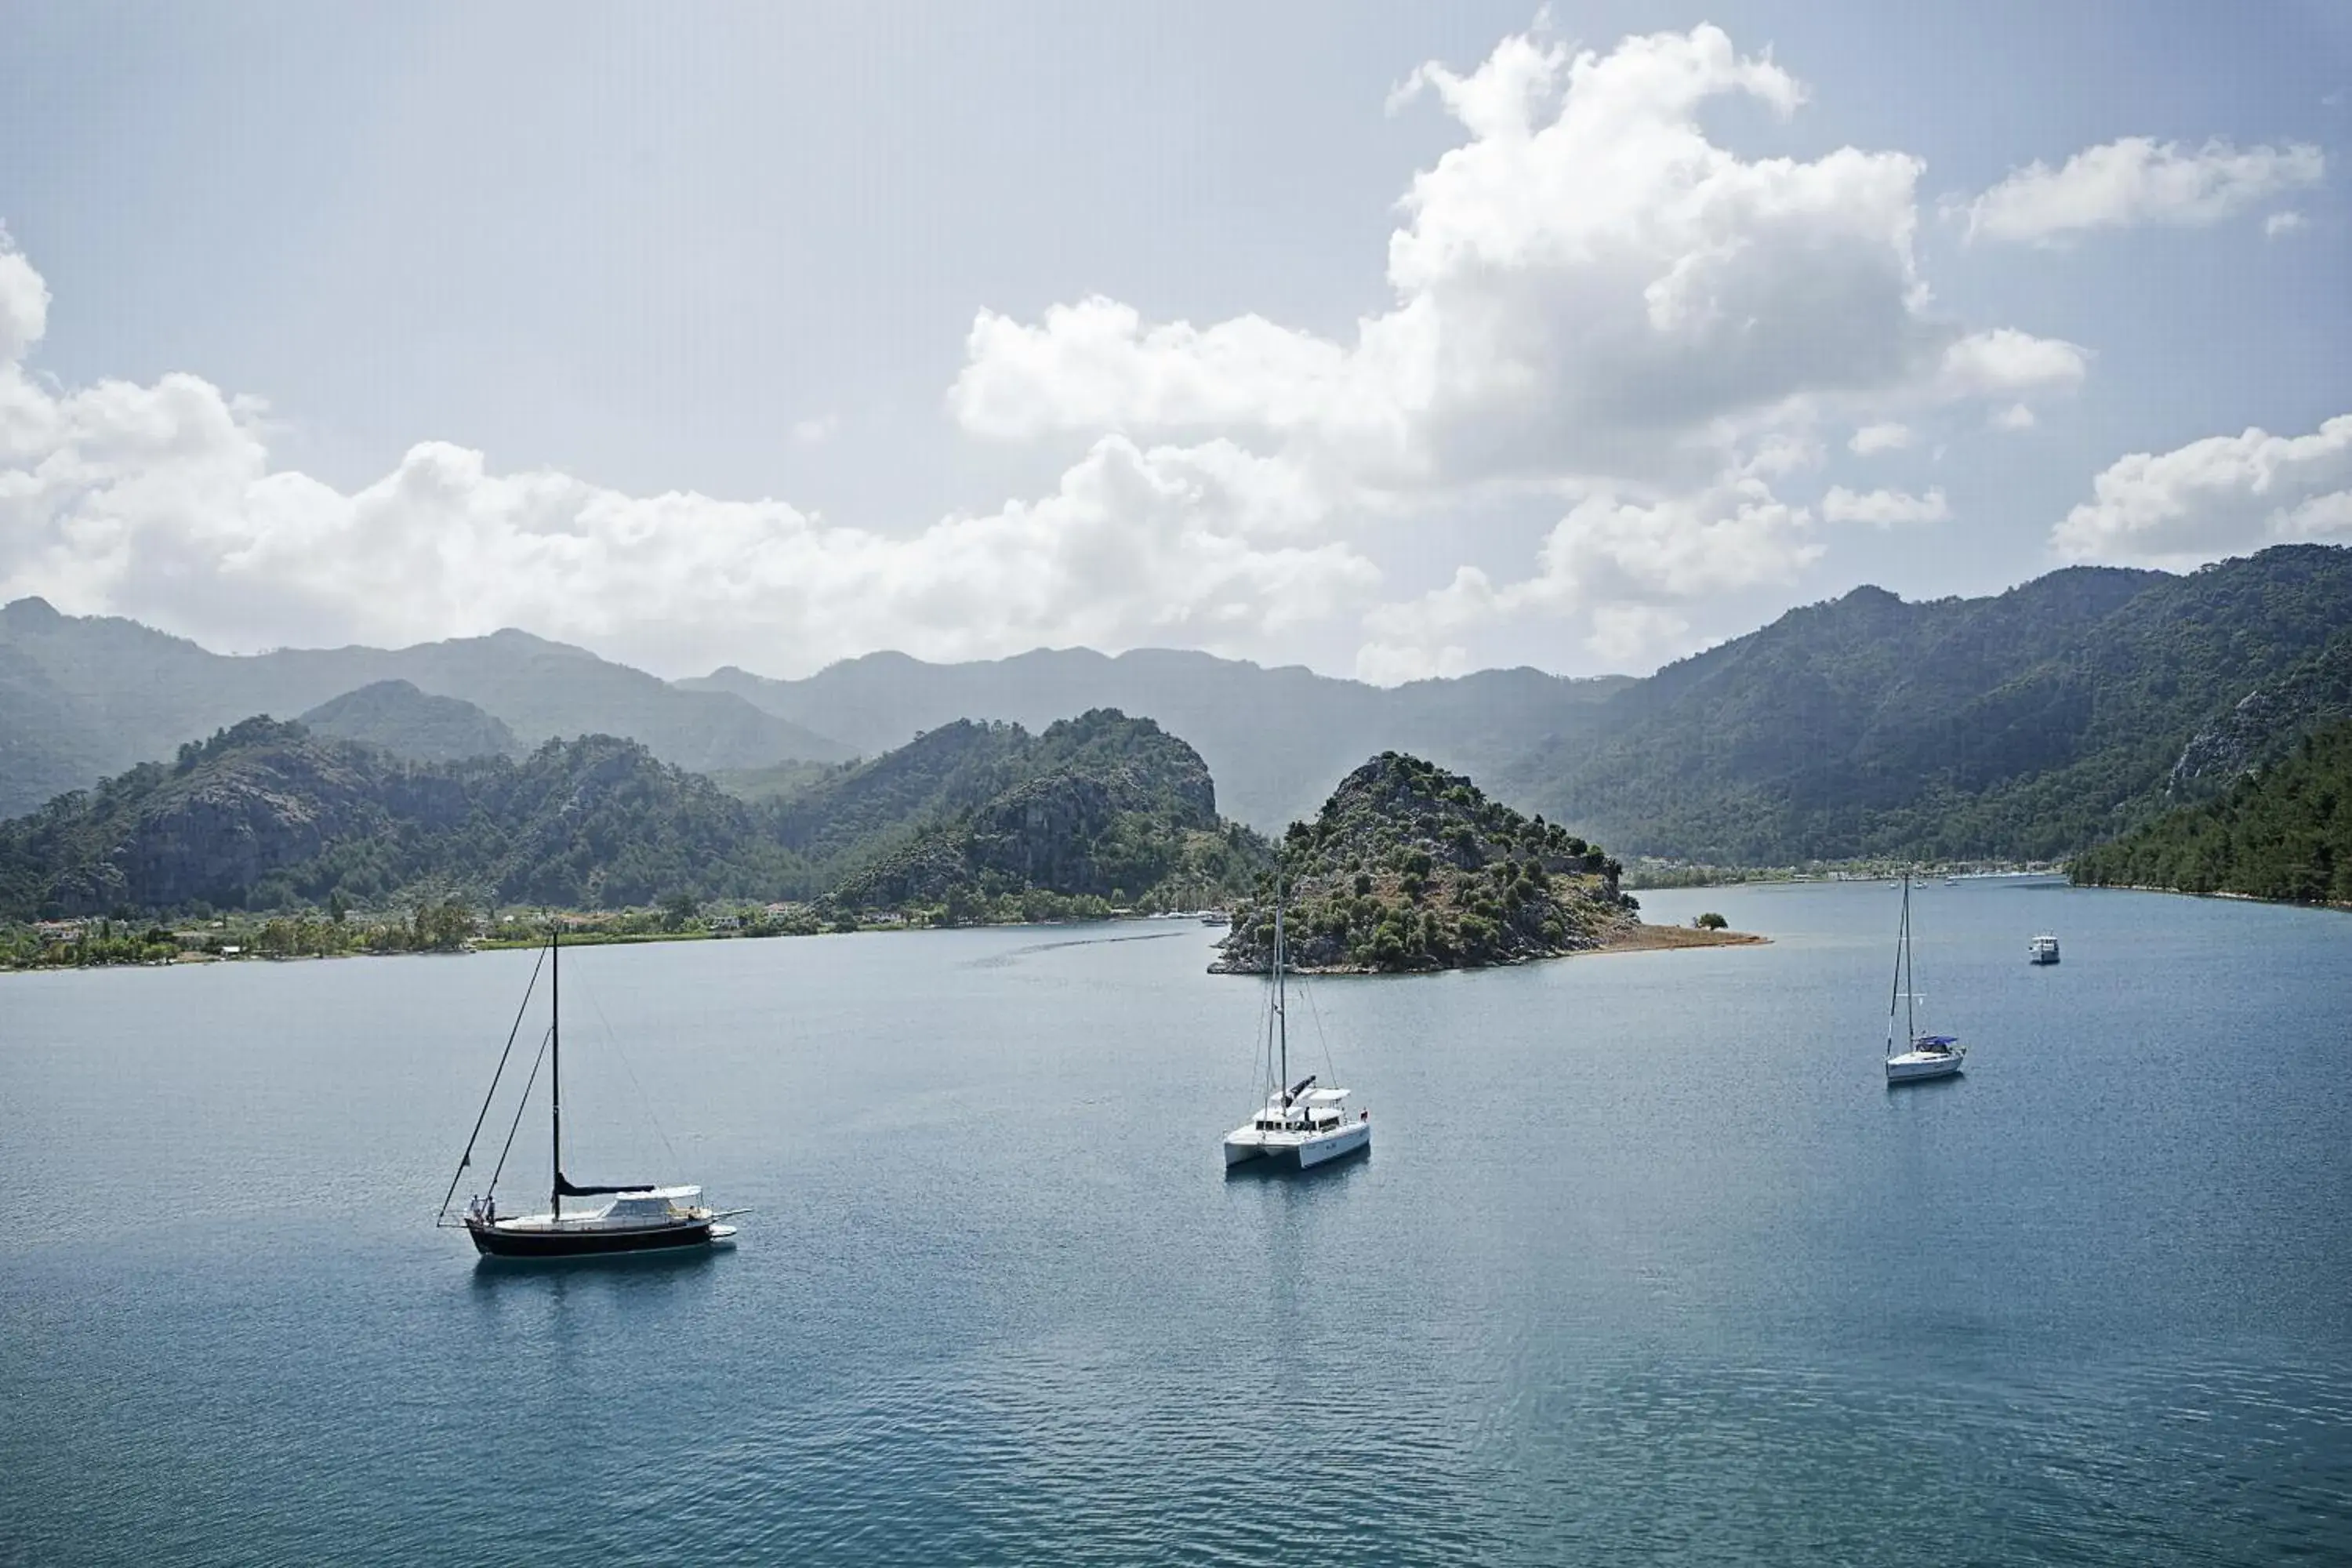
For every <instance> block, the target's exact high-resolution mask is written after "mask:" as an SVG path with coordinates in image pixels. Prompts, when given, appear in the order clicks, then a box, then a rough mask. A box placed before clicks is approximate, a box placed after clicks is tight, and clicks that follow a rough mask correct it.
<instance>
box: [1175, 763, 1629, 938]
mask: <svg viewBox="0 0 2352 1568" xmlns="http://www.w3.org/2000/svg"><path fill="white" fill-rule="evenodd" d="M1280 858H1281V873H1282V877H1283V880H1284V883H1285V884H1286V889H1287V900H1288V908H1287V910H1286V913H1285V916H1284V920H1285V925H1286V931H1285V937H1286V942H1287V946H1288V952H1289V957H1290V962H1291V963H1294V964H1296V965H1297V966H1298V967H1299V968H1301V969H1307V970H1370V971H1390V970H1413V969H1457V968H1462V967H1465V966H1470V965H1477V964H1487V963H1511V962H1514V961H1516V960H1518V959H1523V958H1542V957H1549V956H1553V955H1557V954H1559V953H1564V952H1578V951H1580V950H1583V949H1587V948H1592V947H1597V946H1599V945H1600V944H1601V942H1603V941H1605V940H1606V939H1607V938H1608V937H1609V936H1611V935H1612V934H1615V933H1617V932H1620V931H1623V930H1625V929H1627V928H1629V927H1631V926H1633V925H1634V924H1635V923H1637V920H1638V917H1637V916H1636V914H1635V912H1634V910H1633V902H1632V900H1629V899H1627V898H1626V897H1625V896H1624V895H1623V894H1622V893H1620V892H1619V891H1618V888H1617V877H1618V872H1619V870H1620V868H1619V866H1618V864H1617V862H1615V861H1614V860H1612V859H1611V858H1609V857H1608V856H1607V855H1606V854H1605V853H1604V852H1603V851H1602V850H1601V849H1600V848H1599V847H1597V846H1594V845H1591V844H1587V843H1586V842H1585V841H1584V840H1583V839H1581V838H1579V837H1575V836H1573V835H1571V834H1570V833H1569V832H1568V830H1567V829H1565V828H1562V827H1559V826H1553V825H1550V824H1547V823H1546V822H1545V821H1544V820H1543V818H1541V817H1536V818H1533V819H1532V820H1531V819H1529V818H1528V817H1525V816H1520V815H1519V814H1518V813H1517V812H1516V811H1513V810H1512V809H1511V808H1510V807H1508V806H1507V805H1503V804H1502V803H1501V802H1500V801H1496V800H1490V799H1488V798H1487V797H1486V794H1485V793H1484V792H1483V791H1481V790H1480V789H1479V788H1478V786H1477V785H1476V784H1472V783H1471V782H1470V781H1469V780H1468V779H1466V778H1464V777H1462V776H1461V775H1460V774H1458V773H1447V772H1446V771H1445V770H1444V769H1443V768H1439V767H1436V766H1434V765H1433V764H1431V763H1425V762H1423V761H1422V760H1421V759H1420V758H1418V757H1411V756H1402V755H1400V754H1398V753H1397V752H1383V753H1381V755H1380V756H1377V757H1374V758H1373V759H1372V760H1371V761H1370V762H1368V763H1365V764H1364V765H1363V766H1361V767H1360V768H1358V769H1356V770H1355V771H1354V772H1353V773H1349V775H1348V776H1347V777H1346V778H1345V779H1343V780H1341V781H1340V784H1339V788H1338V789H1336V790H1333V791H1332V792H1331V796H1330V798H1329V799H1328V800H1326V801H1325V802H1324V803H1323V808H1322V809H1321V810H1320V811H1318V812H1317V813H1316V814H1315V816H1314V817H1313V819H1312V820H1310V821H1306V822H1299V823H1294V824H1293V825H1292V826H1291V828H1290V830H1289V832H1288V833H1287V834H1286V836H1285V837H1284V839H1283V842H1282V847H1281V850H1280ZM1223 950H1224V956H1223V958H1222V959H1220V960H1219V961H1218V962H1217V963H1216V964H1214V965H1213V968H1215V969H1217V970H1218V971H1220V972H1223V973H1236V972H1238V973H1254V972H1258V971H1263V970H1265V969H1267V968H1270V967H1271V966H1272V963H1273V951H1274V909H1273V905H1272V903H1271V901H1270V900H1268V899H1267V898H1265V897H1264V896H1259V897H1257V898H1254V899H1253V900H1251V901H1250V902H1249V903H1248V904H1246V905H1244V907H1243V908H1242V909H1241V910H1238V911H1237V912H1236V913H1235V915H1234V925H1233V931H1232V933H1231V934H1230V935H1229V936H1227V937H1226V939H1225V941H1224V942H1223Z"/></svg>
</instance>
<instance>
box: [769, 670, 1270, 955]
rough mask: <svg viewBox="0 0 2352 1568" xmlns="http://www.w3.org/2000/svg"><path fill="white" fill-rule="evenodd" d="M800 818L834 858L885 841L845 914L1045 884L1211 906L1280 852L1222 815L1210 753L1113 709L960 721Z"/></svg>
mask: <svg viewBox="0 0 2352 1568" xmlns="http://www.w3.org/2000/svg"><path fill="white" fill-rule="evenodd" d="M784 815H785V820H786V824H787V826H786V841H787V842H791V843H794V844H796V845H805V846H806V847H808V849H809V850H810V852H811V853H813V854H814V855H817V856H819V857H820V858H821V859H822V860H823V862H824V863H825V864H828V865H835V864H840V863H842V861H843V860H844V859H845V857H846V855H855V854H856V849H857V847H873V848H874V849H877V850H879V852H878V853H867V854H865V855H863V856H862V857H861V858H863V860H864V862H865V863H864V864H863V865H862V866H861V867H859V868H856V869H855V870H854V871H852V872H851V873H850V874H849V875H848V876H847V877H846V878H845V879H844V880H843V882H842V883H841V885H840V886H839V887H837V888H836V889H835V891H834V892H833V893H832V895H830V901H831V902H832V903H834V904H835V905H836V906H838V907H841V908H844V909H864V908H906V907H910V906H932V905H937V906H939V907H940V908H941V909H943V910H948V911H950V913H952V914H953V915H955V916H956V917H957V918H978V917H982V916H983V915H994V914H1005V915H1009V914H1010V913H1011V912H1012V910H1011V907H1010V905H1009V904H1008V900H1013V901H1016V902H1017V900H1020V899H1021V898H1022V897H1023V895H1024V893H1026V892H1028V891H1030V890H1032V889H1034V890H1039V891H1045V892H1050V893H1055V894H1059V895H1062V896H1065V897H1084V898H1097V899H1101V900H1105V901H1106V902H1108V903H1110V904H1113V905H1118V904H1127V903H1131V902H1135V901H1138V900H1148V901H1152V902H1166V903H1179V904H1194V903H1204V902H1209V901H1213V900H1218V899H1222V898H1223V897H1227V896H1230V895H1232V894H1234V893H1237V892H1239V891H1240V890H1241V889H1244V888H1245V887H1247V886H1248V885H1249V881H1250V879H1251V878H1252V877H1253V876H1254V875H1255V873H1256V872H1257V871H1259V870H1261V869H1263V868H1265V866H1266V865H1267V864H1269V863H1270V860H1271V851H1270V847H1268V846H1267V845H1266V844H1265V841H1264V840H1263V839H1261V838H1259V837H1257V836H1256V835H1255V834H1254V833H1251V832H1249V831H1248V830H1247V829H1245V828H1242V827H1239V826H1235V825H1231V824H1223V823H1220V822H1219V820H1218V817H1217V797H1216V788H1215V785H1214V784H1213V783H1212V781H1211V780H1210V777H1209V770H1208V768H1207V766H1206V765H1205V764H1204V763H1202V761H1201V758H1200V754H1199V753H1198V752H1194V751H1193V750H1192V747H1191V746H1189V745H1187V744H1186V743H1185V742H1182V741H1180V740H1178V739H1177V738H1176V737H1175V736H1173V735H1171V734H1169V733H1167V732H1166V731H1163V730H1161V729H1160V726H1159V725H1157V724H1155V723H1153V722H1151V721H1150V720H1148V719H1146V720H1139V719H1129V718H1128V717H1126V716H1125V715H1124V714H1121V713H1119V712H1117V711H1116V710H1108V709H1098V710H1095V711H1092V712H1089V713H1086V714H1083V715H1081V716H1080V717H1078V718H1076V719H1072V720H1065V721H1061V722H1059V723H1056V724H1053V725H1051V726H1049V727H1048V728H1047V729H1046V730H1045V732H1044V733H1043V734H1040V735H1034V736H1032V735H1030V734H1029V733H1028V732H1027V731H1024V730H1023V729H1021V728H1020V727H1019V726H1017V725H1008V724H972V723H968V722H962V723H958V724H954V725H950V726H947V727H945V728H943V729H941V730H937V731H932V732H931V733H930V734H928V735H926V736H924V737H922V738H921V739H920V740H918V741H917V742H914V743H913V744H912V745H909V746H906V747H903V748H901V749H900V750H899V751H898V752H892V753H890V754H889V755H887V756H886V757H884V758H881V759H879V760H877V762H876V763H869V764H866V765H865V766H863V767H860V768H857V769H854V770H850V771H849V772H847V773H845V774H843V775H841V776H839V777H837V778H835V779H833V780H829V781H827V782H826V784H824V785H821V786H819V787H818V788H817V789H815V790H813V791H811V792H809V794H807V795H803V796H802V797H800V798H798V799H796V800H793V801H792V802H790V803H788V804H787V805H786V806H785V808H784ZM889 824H903V825H909V826H912V825H916V824H921V825H922V826H914V827H913V830H911V831H908V829H907V828H905V827H900V828H897V829H894V828H893V827H891V826H887V825H889ZM869 825H871V826H869ZM812 827H814V829H815V831H814V832H813V833H810V832H808V830H809V829H810V828H812ZM861 828H863V830H864V831H863V836H862V837H856V836H855V835H856V833H857V831H858V830H859V829H861ZM804 833H807V836H806V837H803V834H804ZM894 840H895V842H894Z"/></svg>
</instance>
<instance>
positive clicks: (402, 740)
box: [301, 680, 523, 763]
mask: <svg viewBox="0 0 2352 1568" xmlns="http://www.w3.org/2000/svg"><path fill="white" fill-rule="evenodd" d="M301 722H302V724H303V725H304V726H305V727H306V728H308V729H310V730H311V731H316V732H317V733H319V734H321V735H332V736H335V737H336V738H337V739H339V740H345V741H358V742H361V743H362V744H364V745H370V746H375V747H378V748H380V749H382V750H383V751H387V752H391V753H392V754H393V755H394V756H395V757H406V758H408V759H409V760H410V761H412V762H419V763H455V762H462V761H463V760H465V759H466V758H467V757H497V756H513V755H514V754H516V753H517V752H520V751H521V750H522V749H523V748H522V744H521V742H519V741H517V740H516V739H515V732H514V731H512V730H509V729H508V728H507V727H506V725H504V724H502V723H500V722H499V721H498V720H496V719H493V718H492V717H490V715H488V713H485V712H483V711H482V710H480V709H479V708H477V707H475V706H474V705H473V704H472V703H470V702H467V701H464V700H460V699H458V698H455V697H436V696H433V695H432V694H431V693H429V692H425V691H420V690H418V689H416V687H415V685H414V684H412V683H411V682H409V681H405V680H379V681H376V682H374V683H373V685H368V686H362V687H361V688H360V689H358V690H356V691H346V692H344V693H343V694H342V695H341V697H336V698H332V699H330V700H327V701H325V702H321V703H320V704H319V706H317V707H316V708H313V709H311V710H310V711H309V712H308V713H305V714H303V715H302V719H301Z"/></svg>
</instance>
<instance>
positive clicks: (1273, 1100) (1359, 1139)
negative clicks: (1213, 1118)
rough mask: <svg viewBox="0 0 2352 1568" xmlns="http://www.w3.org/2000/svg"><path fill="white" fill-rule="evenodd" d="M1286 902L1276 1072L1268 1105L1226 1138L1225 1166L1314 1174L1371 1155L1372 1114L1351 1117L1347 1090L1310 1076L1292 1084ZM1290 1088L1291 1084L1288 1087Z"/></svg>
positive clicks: (1275, 1025) (1279, 935)
mask: <svg viewBox="0 0 2352 1568" xmlns="http://www.w3.org/2000/svg"><path fill="white" fill-rule="evenodd" d="M1285 956H1286V954H1285V952H1284V950H1283V929H1282V903H1281V900H1280V899H1279V898H1278V897H1277V899H1276V902H1275V906H1274V974H1273V982H1274V997H1273V1000H1272V1004H1271V1009H1270V1011H1269V1013H1268V1014H1267V1017H1266V1025H1267V1035H1268V1037H1267V1040H1266V1066H1267V1067H1268V1068H1271V1069H1272V1077H1271V1078H1270V1079H1268V1082H1267V1088H1266V1096H1265V1104H1264V1105H1263V1106H1261V1107H1259V1108H1258V1111H1257V1114H1256V1115H1255V1116H1253V1117H1251V1118H1250V1119H1249V1120H1248V1121H1245V1122H1244V1123H1243V1124H1242V1125H1241V1126H1239V1127H1236V1128H1234V1130H1233V1131H1231V1132H1228V1133H1226V1134H1225V1166H1226V1168H1227V1169H1228V1170H1230V1169H1232V1168H1233V1167H1234V1166H1235V1165H1241V1164H1246V1163H1249V1162H1251V1161H1254V1160H1268V1161H1274V1162H1277V1163H1281V1164H1285V1165H1296V1166H1297V1168H1298V1169H1300V1170H1302V1171H1303V1170H1310V1169H1312V1168H1314V1167H1315V1166H1317V1165H1322V1164H1328V1163H1330V1162H1331V1161H1333V1160H1338V1159H1340V1158H1343V1157H1345V1156H1347V1155H1349V1154H1354V1153H1358V1152H1365V1151H1369V1150H1370V1148H1371V1146H1372V1113H1371V1112H1370V1111H1369V1110H1366V1111H1362V1112H1360V1113H1359V1114H1358V1115H1356V1116H1355V1117H1353V1118H1350V1117H1349V1115H1348V1113H1347V1110H1346V1107H1347V1101H1348V1090H1346V1089H1337V1088H1333V1089H1318V1088H1316V1087H1315V1075H1314V1074H1312V1073H1309V1074H1308V1075H1307V1077H1305V1078H1303V1079H1299V1080H1298V1081H1297V1083H1291V1082H1290V1018H1289V1014H1288V1012H1287V1005H1288V1002H1289V996H1288V994H1287V992H1286V988H1285V985H1284V976H1283V963H1284V959H1285ZM1285 1085H1288V1087H1287V1088H1285V1087H1284V1086H1285Z"/></svg>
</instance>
